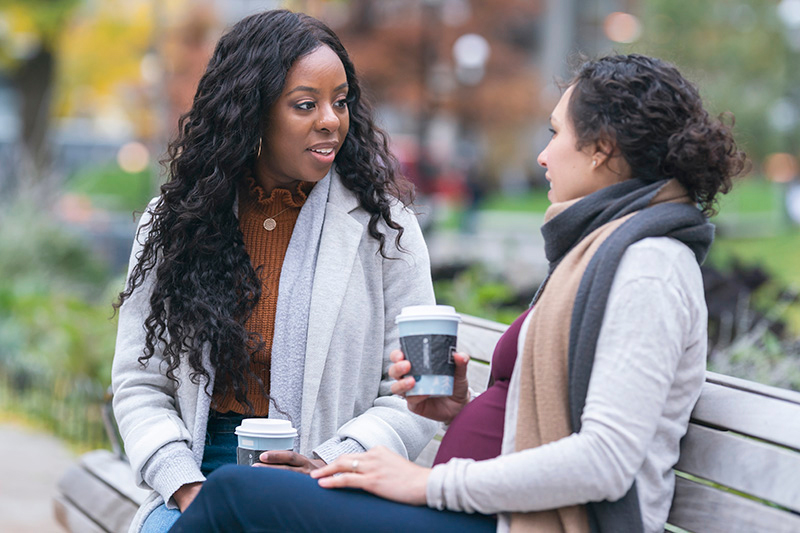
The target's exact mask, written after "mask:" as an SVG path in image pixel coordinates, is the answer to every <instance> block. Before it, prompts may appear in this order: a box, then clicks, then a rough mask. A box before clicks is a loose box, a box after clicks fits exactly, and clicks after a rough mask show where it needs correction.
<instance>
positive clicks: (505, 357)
mask: <svg viewBox="0 0 800 533" xmlns="http://www.w3.org/2000/svg"><path fill="white" fill-rule="evenodd" d="M529 312H530V309H528V310H527V311H525V312H524V313H522V314H521V315H520V316H519V317H518V318H517V319H516V320H515V321H514V323H513V324H511V326H509V328H508V329H507V330H506V332H505V333H503V336H502V337H500V339H499V340H498V341H497V345H496V346H495V347H494V354H493V355H492V378H494V383H492V386H491V387H489V388H488V389H486V391H485V392H484V393H483V394H481V395H480V396H478V397H477V398H475V399H474V400H473V401H471V402H470V403H468V404H467V405H466V406H465V407H464V408H463V409H462V410H461V412H460V413H458V415H457V416H456V417H455V418H454V419H453V421H452V422H451V423H450V427H449V428H448V430H447V433H445V434H444V438H443V439H442V444H441V445H440V446H439V451H438V452H437V453H436V458H435V459H434V461H433V464H434V465H438V464H439V463H446V462H447V461H449V460H450V459H452V458H453V457H462V458H468V459H475V460H476V461H480V460H483V459H492V458H494V457H497V456H498V455H500V448H501V446H502V444H503V424H504V420H505V413H506V396H508V383H509V380H510V379H511V373H512V372H513V371H514V363H515V362H516V360H517V339H518V338H519V330H520V329H521V328H522V323H523V322H524V321H525V317H526V316H528V313H529Z"/></svg>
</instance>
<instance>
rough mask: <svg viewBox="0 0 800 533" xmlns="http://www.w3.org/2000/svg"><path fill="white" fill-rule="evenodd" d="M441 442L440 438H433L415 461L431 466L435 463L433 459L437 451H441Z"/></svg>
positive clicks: (421, 464)
mask: <svg viewBox="0 0 800 533" xmlns="http://www.w3.org/2000/svg"><path fill="white" fill-rule="evenodd" d="M439 444H441V441H440V440H439V439H431V441H430V442H429V443H428V445H427V446H425V448H423V449H422V452H420V454H419V455H418V456H417V459H416V460H415V461H414V462H415V463H417V464H418V465H420V466H424V467H426V468H430V467H431V465H433V460H434V459H435V458H436V452H438V451H439Z"/></svg>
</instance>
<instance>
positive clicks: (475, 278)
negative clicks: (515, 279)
mask: <svg viewBox="0 0 800 533" xmlns="http://www.w3.org/2000/svg"><path fill="white" fill-rule="evenodd" d="M437 278H438V276H436V275H434V283H433V289H434V292H435V293H436V301H437V302H438V303H439V304H442V305H452V306H453V307H455V308H456V310H457V311H458V312H459V313H465V314H468V315H474V316H478V317H481V318H486V319H489V320H495V321H497V322H502V323H504V324H510V323H511V322H513V321H514V320H515V319H516V318H517V316H519V315H520V314H521V313H522V312H523V311H524V310H525V309H527V303H528V302H529V301H530V296H531V295H527V294H526V295H520V294H517V292H516V291H515V290H514V289H513V288H512V286H511V285H509V284H508V283H505V282H503V281H501V280H499V279H497V278H494V277H492V276H490V275H489V274H488V272H487V271H486V269H485V268H484V267H482V266H480V265H472V266H469V267H467V268H465V269H463V270H461V271H459V272H455V273H453V274H452V276H448V279H444V278H439V279H437ZM523 301H524V302H523Z"/></svg>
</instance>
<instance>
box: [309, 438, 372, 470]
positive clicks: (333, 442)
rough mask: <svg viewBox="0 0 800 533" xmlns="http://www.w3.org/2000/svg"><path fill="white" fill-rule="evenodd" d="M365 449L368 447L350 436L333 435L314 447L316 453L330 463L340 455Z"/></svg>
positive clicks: (360, 451) (361, 451) (362, 451)
mask: <svg viewBox="0 0 800 533" xmlns="http://www.w3.org/2000/svg"><path fill="white" fill-rule="evenodd" d="M365 451H367V449H366V448H364V447H363V446H362V445H361V444H360V443H359V442H358V441H357V440H355V439H350V438H347V439H344V440H342V439H340V438H339V437H332V438H330V439H328V440H326V441H325V442H323V443H322V444H320V445H319V446H317V447H316V448H314V454H315V455H316V456H317V457H319V458H320V459H322V460H323V461H325V462H326V463H328V464H331V463H332V462H333V461H334V460H335V459H336V458H337V457H339V456H340V455H344V454H346V453H364V452H365Z"/></svg>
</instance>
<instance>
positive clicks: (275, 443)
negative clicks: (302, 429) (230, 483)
mask: <svg viewBox="0 0 800 533" xmlns="http://www.w3.org/2000/svg"><path fill="white" fill-rule="evenodd" d="M234 433H236V436H237V437H238V440H239V446H238V447H237V448H236V464H240V465H248V466H252V465H254V464H255V463H258V462H259V456H260V455H261V454H262V453H263V452H266V451H271V450H291V449H292V448H294V438H295V437H296V436H297V430H296V429H294V428H293V427H292V423H291V422H289V421H288V420H278V419H272V418H245V419H244V420H242V425H241V426H237V427H236V430H235V431H234Z"/></svg>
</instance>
